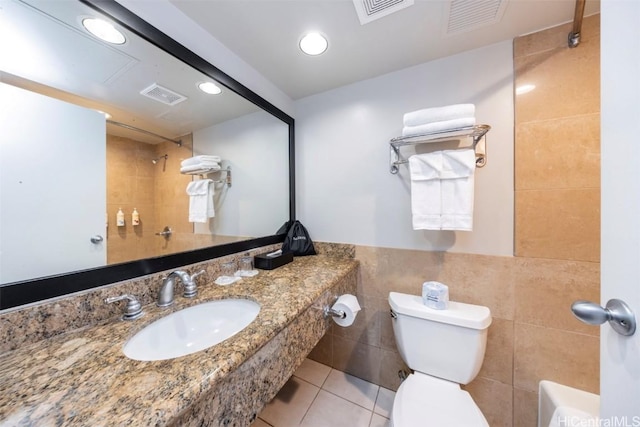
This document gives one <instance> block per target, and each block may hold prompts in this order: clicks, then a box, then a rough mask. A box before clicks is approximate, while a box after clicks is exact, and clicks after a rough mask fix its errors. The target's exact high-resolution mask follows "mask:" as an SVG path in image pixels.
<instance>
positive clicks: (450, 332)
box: [389, 292, 491, 427]
mask: <svg viewBox="0 0 640 427" xmlns="http://www.w3.org/2000/svg"><path fill="white" fill-rule="evenodd" d="M389 305H390V306H391V317H392V323H393V333H394V334H395V338H396V345H397V347H398V351H399V352H400V356H401V357H402V359H403V360H404V362H405V363H406V364H407V366H408V367H409V368H411V369H412V370H413V371H414V373H412V374H410V375H409V376H408V377H407V378H406V379H405V380H404V381H403V382H402V384H400V387H399V388H398V391H397V392H396V397H395V399H394V401H393V409H392V411H391V425H392V426H393V427H429V426H433V427H442V426H447V427H476V426H483V427H488V426H489V424H488V423H487V420H486V419H485V417H484V415H483V414H482V412H481V411H480V409H479V408H478V406H477V405H476V403H475V402H474V401H473V399H472V398H471V395H469V393H467V392H466V391H464V390H462V389H461V388H460V384H468V383H470V382H471V381H472V380H473V379H474V378H475V377H476V375H478V372H479V371H480V367H481V366H482V361H483V359H484V352H485V348H486V344H487V329H488V328H489V325H490V324H491V312H490V311H489V309H488V308H487V307H482V306H478V305H471V304H463V303H459V302H453V301H450V302H449V307H448V309H447V310H435V309H432V308H429V307H426V306H425V305H424V304H423V302H422V297H421V296H417V295H408V294H402V293H398V292H390V293H389Z"/></svg>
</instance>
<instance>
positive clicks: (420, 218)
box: [409, 148, 475, 231]
mask: <svg viewBox="0 0 640 427" xmlns="http://www.w3.org/2000/svg"><path fill="white" fill-rule="evenodd" d="M409 168H410V173H411V211H412V217H413V229H414V230H465V231H470V230H471V229H472V227H473V185H474V183H473V174H474V172H475V152H474V150H473V149H472V148H465V149H460V150H444V151H436V152H433V153H426V154H416V155H413V156H411V157H409Z"/></svg>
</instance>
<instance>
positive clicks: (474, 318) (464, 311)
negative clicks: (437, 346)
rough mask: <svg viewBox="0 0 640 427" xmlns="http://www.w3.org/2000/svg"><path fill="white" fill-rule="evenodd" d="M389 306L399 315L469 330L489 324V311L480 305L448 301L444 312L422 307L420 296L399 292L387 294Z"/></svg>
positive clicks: (485, 326) (486, 326)
mask: <svg viewBox="0 0 640 427" xmlns="http://www.w3.org/2000/svg"><path fill="white" fill-rule="evenodd" d="M389 305H390V306H391V308H392V309H393V311H395V312H396V313H399V314H404V315H407V316H412V317H419V318H421V319H427V320H431V321H434V322H440V323H447V324H450V325H456V326H462V327H465V328H470V329H486V328H488V327H489V325H490V324H491V311H490V310H489V308H487V307H484V306H481V305H473V304H465V303H462V302H455V301H449V308H447V309H446V310H435V309H433V308H430V307H427V306H426V305H424V304H423V302H422V297H421V296H418V295H409V294H401V293H399V292H389Z"/></svg>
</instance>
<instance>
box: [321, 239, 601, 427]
mask: <svg viewBox="0 0 640 427" xmlns="http://www.w3.org/2000/svg"><path fill="white" fill-rule="evenodd" d="M356 258H357V259H358V260H359V261H360V263H361V267H360V277H359V280H358V299H359V301H360V303H361V305H362V306H363V310H362V312H361V313H359V315H358V317H357V318H356V322H355V323H354V324H353V325H352V326H351V327H349V328H340V327H338V326H335V325H334V326H333V327H332V328H331V330H330V332H329V333H328V334H327V335H325V337H324V338H323V339H322V340H321V342H320V343H319V344H318V346H317V347H316V348H315V349H314V350H313V352H312V353H311V355H310V357H311V358H312V359H314V360H317V361H318V362H321V363H325V364H328V365H330V366H333V367H335V368H337V369H341V370H344V371H346V372H348V373H351V374H353V375H356V376H358V377H360V378H363V379H366V380H368V381H371V382H374V383H376V384H379V385H381V386H383V387H386V388H390V389H396V388H397V387H398V385H399V384H400V380H399V378H398V375H397V373H398V371H399V370H400V369H406V366H405V365H404V363H403V362H402V359H401V358H400V356H399V354H398V352H397V349H396V344H395V339H394V336H393V330H392V326H391V319H390V317H389V304H388V302H387V297H388V294H389V292H405V293H411V294H415V295H419V294H420V293H421V288H422V283H423V282H424V281H426V280H438V281H440V282H443V283H446V284H447V285H449V288H450V298H451V299H452V300H455V301H460V302H466V303H470V304H480V305H485V306H487V307H489V308H490V309H491V313H492V316H493V323H492V324H491V326H490V328H489V332H488V342H487V351H486V355H485V360H484V364H483V366H482V369H481V371H480V374H479V375H478V378H476V379H475V380H474V381H473V382H472V383H471V384H469V385H468V386H466V389H467V390H469V392H470V393H471V394H472V396H473V397H474V399H475V400H476V402H477V403H478V405H479V406H480V408H481V409H482V411H483V413H484V414H485V416H486V417H487V419H488V421H489V424H490V425H491V426H492V427H495V426H512V425H513V426H518V427H527V426H531V427H534V426H535V425H536V423H535V421H536V411H537V387H538V382H539V381H540V380H542V379H548V380H552V381H557V382H560V383H563V384H566V385H569V386H572V387H578V388H581V389H584V390H588V391H592V392H596V393H597V392H598V387H599V381H598V363H599V339H598V328H590V327H588V326H586V325H584V324H582V323H580V322H579V321H578V320H576V319H575V318H574V317H573V315H572V314H571V311H570V309H569V307H570V305H571V303H572V302H573V301H575V300H577V299H592V300H596V301H597V300H598V299H599V292H600V291H599V288H600V281H599V280H600V265H599V264H598V263H594V262H588V261H563V260H545V259H536V258H517V257H496V256H484V255H470V254H456V253H442V252H440V253H438V252H423V251H415V250H402V249H387V248H375V247H364V246H357V247H356Z"/></svg>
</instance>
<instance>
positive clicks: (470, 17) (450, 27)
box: [444, 0, 507, 35]
mask: <svg viewBox="0 0 640 427" xmlns="http://www.w3.org/2000/svg"><path fill="white" fill-rule="evenodd" d="M506 6H507V0H451V2H449V3H448V6H447V8H446V10H445V22H447V26H446V28H445V30H444V33H445V35H452V34H459V33H464V32H467V31H471V30H475V29H476V28H480V27H484V26H487V25H491V24H495V23H497V22H499V21H500V20H501V19H502V15H503V14H504V9H505V7H506Z"/></svg>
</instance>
